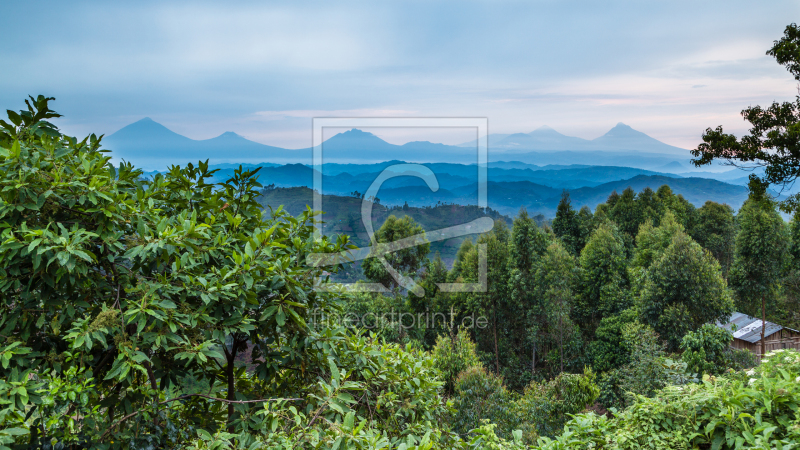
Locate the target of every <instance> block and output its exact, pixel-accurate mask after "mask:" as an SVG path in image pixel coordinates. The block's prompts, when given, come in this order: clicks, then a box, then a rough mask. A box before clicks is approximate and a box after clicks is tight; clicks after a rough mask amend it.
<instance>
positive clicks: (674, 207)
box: [656, 184, 696, 230]
mask: <svg viewBox="0 0 800 450" xmlns="http://www.w3.org/2000/svg"><path fill="white" fill-rule="evenodd" d="M656 196H658V198H659V199H661V203H663V204H664V207H665V208H666V209H668V210H670V211H672V213H673V214H675V218H676V219H677V220H678V222H679V223H680V224H681V225H683V228H684V229H686V230H690V229H691V228H692V226H693V225H694V221H695V213H696V212H695V207H694V205H692V204H691V203H689V201H688V200H686V199H685V198H683V195H681V194H678V195H675V194H674V193H673V192H672V188H670V187H669V186H668V185H666V184H665V185H662V186H661V187H660V188H658V190H657V191H656Z"/></svg>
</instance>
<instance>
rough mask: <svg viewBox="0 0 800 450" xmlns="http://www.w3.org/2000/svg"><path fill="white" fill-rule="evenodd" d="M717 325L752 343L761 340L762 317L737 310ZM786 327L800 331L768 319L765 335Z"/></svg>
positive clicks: (735, 336) (735, 337) (736, 337)
mask: <svg viewBox="0 0 800 450" xmlns="http://www.w3.org/2000/svg"><path fill="white" fill-rule="evenodd" d="M717 326H718V327H721V328H725V329H726V330H728V331H730V332H732V333H733V337H734V339H741V340H743V341H747V342H749V343H751V344H754V343H756V342H758V341H760V340H761V319H757V318H755V317H751V316H748V315H747V314H742V313H740V312H735V313H733V315H731V318H730V319H729V320H728V322H727V323H725V324H722V323H718V324H717ZM784 328H786V329H787V330H792V331H794V332H798V331H797V330H794V329H792V328H787V327H784V326H781V325H778V324H776V323H772V322H770V321H769V320H768V321H767V322H766V328H765V329H764V337H767V336H771V335H773V334H775V333H777V332H778V331H781V330H782V329H784ZM733 330H736V331H733Z"/></svg>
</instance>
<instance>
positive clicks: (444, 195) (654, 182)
mask: <svg viewBox="0 0 800 450" xmlns="http://www.w3.org/2000/svg"><path fill="white" fill-rule="evenodd" d="M297 169H299V168H294V169H292V170H297ZM309 170H310V169H309ZM309 173H310V172H304V171H302V169H300V172H298V175H299V176H301V177H306V176H308V174H309ZM343 175H349V174H341V173H340V174H338V175H336V176H335V177H332V178H327V177H326V178H325V181H324V183H325V184H328V183H330V185H331V186H333V185H334V184H335V183H336V182H340V181H343V180H344V178H342V176H343ZM288 178H289V177H288V176H287V177H286V178H285V179H286V180H288ZM272 179H273V180H277V178H275V177H273V178H272ZM336 179H338V181H337V180H336ZM410 180H413V179H410ZM350 181H355V179H354V178H350ZM462 181H464V180H463V179H462ZM549 182H550V183H551V184H552V183H554V181H553V180H550V181H549ZM262 183H263V182H262ZM662 185H667V186H669V187H670V188H671V189H672V191H673V192H675V193H676V194H681V195H683V196H684V197H685V198H686V199H687V200H688V201H689V202H690V203H692V204H693V205H695V206H696V207H700V206H702V205H703V204H704V203H705V202H706V201H709V200H711V201H715V202H718V203H726V204H728V205H730V206H732V207H733V208H735V209H738V208H739V207H740V206H741V205H742V203H743V202H744V201H745V200H746V199H747V196H748V190H747V188H746V187H745V186H736V185H732V184H728V183H724V182H721V181H717V180H711V179H705V178H676V177H669V176H663V175H637V176H634V177H632V178H630V179H627V180H615V181H611V182H607V183H601V184H597V185H594V186H585V187H579V188H573V189H567V190H568V191H569V192H570V195H571V197H572V204H573V206H574V207H575V208H576V209H577V208H580V207H582V206H588V207H590V208H591V209H592V210H594V208H596V207H597V205H598V204H600V203H604V202H605V201H606V199H607V198H608V196H609V195H610V194H611V193H612V192H614V191H616V192H618V193H621V192H622V191H624V190H625V189H626V188H628V187H631V188H633V189H634V190H635V191H636V192H637V193H638V192H641V191H642V190H643V189H644V188H646V187H650V188H651V189H653V190H657V189H658V188H659V187H661V186H662ZM279 187H289V185H284V186H280V185H279ZM487 188H488V194H489V197H488V200H489V207H491V208H492V209H494V210H496V211H499V212H500V213H501V214H506V215H509V216H514V215H516V214H517V213H518V212H519V210H520V208H525V209H526V210H527V211H528V212H529V213H531V214H532V215H536V214H542V215H544V216H545V217H549V218H552V217H554V216H555V211H556V208H557V207H558V202H559V200H560V198H561V193H562V191H563V189H562V188H559V187H552V186H546V185H543V184H540V183H535V182H533V181H530V180H521V181H492V180H491V179H490V181H489V183H488V186H487ZM354 190H358V189H354ZM477 190H478V187H477V184H476V183H474V182H472V183H468V184H464V185H462V186H457V187H453V186H452V184H451V183H446V182H445V183H442V187H441V188H440V189H439V190H438V191H437V192H432V191H431V190H430V189H428V187H427V186H424V185H422V184H420V183H406V184H387V186H385V187H384V188H382V189H381V190H380V192H379V193H378V198H380V201H381V203H382V204H384V205H387V206H392V205H403V204H405V203H408V205H409V206H412V207H420V208H421V207H426V206H431V205H436V204H440V203H453V204H460V205H475V204H477ZM284 192H285V191H284ZM325 192H326V194H334V195H343V196H346V195H347V194H349V192H352V190H351V191H347V190H346V189H345V190H344V191H342V192H331V191H328V190H327V189H326V191H325ZM359 192H362V193H363V192H364V191H363V190H360V191H359ZM287 201H288V200H287ZM290 203H291V202H290ZM292 204H294V203H292ZM324 209H325V206H324V204H323V210H324ZM352 212H353V213H354V214H355V215H356V216H359V217H360V211H359V210H358V209H357V208H354V210H353V211H352Z"/></svg>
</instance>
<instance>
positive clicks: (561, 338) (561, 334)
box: [558, 314, 564, 373]
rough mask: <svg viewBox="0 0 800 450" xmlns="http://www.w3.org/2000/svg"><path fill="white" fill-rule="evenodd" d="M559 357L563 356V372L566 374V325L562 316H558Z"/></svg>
mask: <svg viewBox="0 0 800 450" xmlns="http://www.w3.org/2000/svg"><path fill="white" fill-rule="evenodd" d="M558 355H559V356H561V372H562V373H563V372H564V324H563V319H562V317H561V314H559V315H558Z"/></svg>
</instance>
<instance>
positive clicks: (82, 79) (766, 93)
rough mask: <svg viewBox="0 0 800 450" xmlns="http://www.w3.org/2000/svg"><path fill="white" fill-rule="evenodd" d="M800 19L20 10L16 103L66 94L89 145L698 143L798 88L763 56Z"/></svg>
mask: <svg viewBox="0 0 800 450" xmlns="http://www.w3.org/2000/svg"><path fill="white" fill-rule="evenodd" d="M798 13H800V3H798V2H797V1H784V0H771V1H770V2H766V3H765V2H755V1H736V0H726V1H716V0H714V1H703V2H697V1H680V0H671V1H640V0H635V1H614V0H611V1H603V2H597V1H469V0H459V1H437V0H424V1H413V0H409V1H402V2H400V1H391V0H387V1H369V2H367V1H364V2H353V1H337V2H330V1H319V2H316V1H295V2H265V1H253V2H248V1H238V2H197V1H193V2H150V1H140V2H126V3H125V4H123V3H122V2H81V1H76V2H42V1H25V2H5V3H4V4H3V7H2V13H1V14H0V36H2V42H3V44H4V45H2V46H0V60H2V61H3V70H2V71H0V107H1V108H4V109H14V110H18V109H21V108H22V107H23V106H24V104H23V100H24V99H25V98H26V96H27V95H29V94H31V95H34V96H35V95H37V94H45V95H48V96H52V97H55V98H56V102H55V103H54V109H56V110H57V111H58V112H60V113H62V114H63V115H64V116H65V117H64V118H62V119H59V120H58V121H57V125H58V126H59V127H61V128H62V130H64V131H65V132H66V133H67V134H72V135H77V136H84V135H86V134H89V133H97V134H111V133H113V132H114V131H116V130H118V129H119V128H121V127H123V126H125V125H127V124H129V123H132V122H134V121H136V120H139V119H141V118H143V117H150V118H152V119H153V120H155V121H157V122H159V123H161V124H163V125H165V126H167V127H168V128H170V129H172V130H173V131H176V132H178V133H181V134H183V135H185V136H188V137H190V138H192V139H208V138H212V137H215V136H217V135H219V134H221V133H223V132H226V131H234V132H236V133H238V134H241V135H242V136H245V137H247V138H248V139H251V140H254V141H257V142H261V143H264V144H270V145H276V146H281V147H287V148H303V147H308V146H310V143H311V118H312V117H487V118H488V119H489V130H490V132H492V133H515V132H529V131H532V130H534V129H536V128H538V127H540V126H542V125H549V126H551V127H553V128H555V129H556V130H558V131H560V132H561V133H564V134H567V135H571V136H578V137H582V138H586V139H592V138H595V137H598V136H600V135H602V134H604V133H605V132H606V131H608V130H609V129H610V128H611V127H613V126H614V125H615V124H616V123H618V122H624V123H626V124H628V125H630V126H632V127H633V128H635V129H637V130H639V131H642V132H645V133H647V134H649V135H650V136H652V137H655V138H656V139H659V140H661V141H663V142H666V143H668V144H671V145H675V146H679V147H683V148H694V147H696V145H697V144H698V143H699V142H700V136H701V135H702V132H703V130H704V129H706V128H707V127H715V126H717V125H723V126H724V127H725V128H726V130H727V131H731V132H735V133H737V134H742V133H744V132H746V130H747V124H746V122H744V121H743V120H742V118H741V116H740V115H739V112H740V111H741V110H742V109H743V108H745V107H747V106H750V105H757V104H761V105H764V104H768V103H771V102H772V101H786V100H792V99H793V98H794V97H795V96H796V95H797V83H796V82H795V81H794V79H793V78H792V77H791V76H790V75H789V74H788V72H786V70H785V69H784V68H783V67H781V66H779V65H778V64H777V63H776V62H775V61H774V59H773V58H771V57H769V56H766V55H765V52H766V50H767V49H769V48H770V47H771V46H772V42H773V41H774V40H776V39H779V38H780V37H781V35H782V33H783V30H784V28H785V27H786V25H788V24H789V23H790V22H793V21H796V20H797V18H798V17H800V15H798ZM385 137H386V138H387V140H389V141H394V142H393V143H402V142H403V141H408V140H421V139H417V138H418V137H419V136H406V135H403V134H402V133H399V134H395V135H391V133H389V134H387V135H386V136H385ZM427 138H428V139H431V140H434V141H436V140H438V141H440V142H443V143H447V144H457V143H459V142H457V141H458V140H459V139H461V137H460V136H459V135H458V134H457V133H456V134H454V133H447V132H443V133H442V134H441V135H439V136H434V137H430V136H428V137H427Z"/></svg>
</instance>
